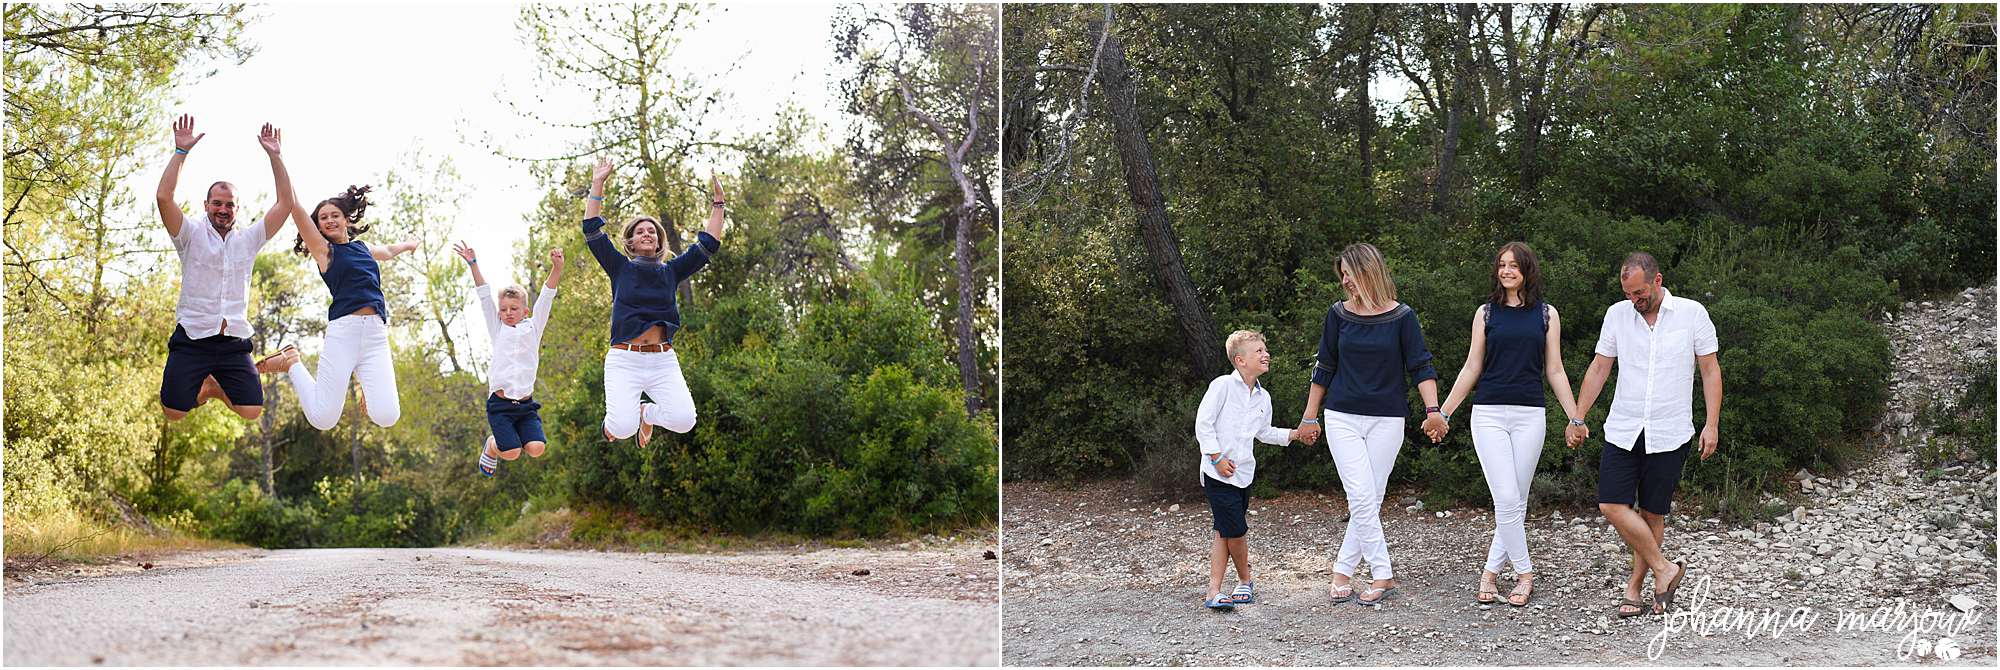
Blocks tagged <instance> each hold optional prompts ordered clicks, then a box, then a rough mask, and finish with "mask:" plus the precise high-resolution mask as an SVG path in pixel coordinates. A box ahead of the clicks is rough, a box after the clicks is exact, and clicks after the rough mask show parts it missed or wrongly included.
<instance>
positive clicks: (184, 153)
mask: <svg viewBox="0 0 2000 670" xmlns="http://www.w3.org/2000/svg"><path fill="white" fill-rule="evenodd" d="M174 153H177V154H180V155H182V156H186V155H188V150H186V149H182V148H180V147H174Z"/></svg>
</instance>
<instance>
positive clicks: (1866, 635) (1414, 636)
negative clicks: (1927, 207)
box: [1002, 287, 1996, 667]
mask: <svg viewBox="0 0 2000 670" xmlns="http://www.w3.org/2000/svg"><path fill="white" fill-rule="evenodd" d="M1891 337H1892V340H1893V342H1892V347H1893V348H1894V351H1895V355H1896V357H1897V358H1896V360H1897V370H1898V372H1897V373H1896V375H1895V376H1894V378H1893V380H1892V386H1891V388H1892V394H1893V398H1892V400H1891V402H1890V406H1889V410H1890V411H1889V413H1888V415H1887V416H1885V417H1884V425H1883V426H1882V430H1881V431H1879V434H1878V435H1876V436H1875V444H1876V447H1877V449H1878V451H1877V452H1876V453H1875V454H1874V455H1873V456H1872V457H1871V459H1870V461H1869V463H1867V464H1866V465H1863V466H1861V467H1857V468H1854V469H1853V470H1852V471H1850V472H1846V473H1840V474H1836V475H1833V476H1823V475H1815V474H1814V473H1809V472H1800V473H1798V474H1797V475H1795V476H1794V477H1793V478H1792V480H1791V481H1790V482H1788V483H1787V489H1788V491H1787V494H1786V496H1785V497H1784V498H1782V499H1780V498H1775V497H1774V498H1772V499H1771V500H1769V501H1767V502H1769V503H1772V504H1781V505H1782V506H1781V507H1779V508H1780V509H1783V508H1785V507H1790V511H1789V512H1788V513H1786V514H1783V515H1779V516H1777V517H1776V518H1773V519H1771V520H1770V521H1758V522H1755V523H1751V524H1748V525H1742V526H1736V525H1728V524H1724V523H1722V522H1721V521H1720V520H1717V519H1704V518H1695V517H1691V516H1686V515H1677V516H1670V517H1669V524H1670V525H1669V526H1668V531H1667V551H1668V554H1669V556H1670V557H1674V558H1684V559H1686V560H1687V565H1688V567H1689V577H1688V579H1689V580H1690V581H1688V582H1687V583H1686V586H1685V587H1684V588H1687V589H1690V590H1689V591H1685V592H1684V593H1683V594H1682V596H1681V599H1680V601H1679V602H1678V603H1677V612H1676V615H1675V616H1672V617H1657V616H1641V617H1636V618H1632V619H1625V620H1620V619H1618V618H1617V617H1616V616H1614V614H1615V610H1614V607H1615V604H1616V602H1617V599H1618V598H1619V597H1620V592H1621V590H1622V586H1621V585H1622V583H1623V580H1624V576H1625V574H1626V571H1627V570H1628V566H1629V562H1628V561H1629V557H1628V555H1627V554H1626V553H1625V551H1624V549H1623V545H1622V543H1621V542H1620V540H1619V538H1618V536H1617V533H1616V532H1615V531H1614V530H1612V529H1611V528H1610V527H1609V526H1608V525H1607V524H1605V523H1604V522H1603V520H1602V518H1601V517H1600V516H1599V515H1598V514H1597V512H1596V510H1595V509H1587V510H1586V509H1566V510H1551V509H1533V508H1531V509H1530V510H1529V514H1530V515H1529V524H1528V541H1529V543H1530V549H1531V551H1532V552H1533V556H1534V560H1535V564H1536V566H1537V569H1538V570H1539V572H1540V574H1539V575H1538V577H1539V579H1537V580H1536V591H1535V600H1534V602H1533V603H1532V604H1531V605H1530V606H1529V607H1527V608H1523V609H1516V608H1513V607H1509V606H1507V605H1505V604H1501V605H1498V606H1481V605H1477V604H1475V603H1474V602H1473V592H1474V590H1475V587H1476V584H1477V580H1478V575H1479V567H1480V563H1481V562H1482V561H1483V560H1484V558H1485V556H1486V549H1487V545H1488V542H1489V541H1490V538H1491V537H1492V535H1491V533H1492V528H1493V526H1492V516H1491V513H1490V511H1489V510H1486V509H1478V508H1459V509H1451V510H1425V509H1421V508H1419V507H1417V506H1416V505H1413V503H1415V502H1416V500H1415V497H1414V496H1413V495H1412V494H1413V493H1414V492H1413V491H1409V490H1398V491H1392V492H1391V495H1390V497H1389V499H1388V500H1389V502H1388V503H1385V505H1384V510H1383V522H1384V526H1385V532H1386V535H1387V537H1388V540H1389V544H1390V550H1391V551H1392V553H1393V554H1394V556H1395V557H1396V567H1397V577H1398V578H1399V579H1401V580H1402V582H1403V585H1402V588H1401V589H1399V593H1398V594H1397V595H1395V596H1392V597H1391V598H1390V599H1389V600H1387V601H1386V602H1385V603H1384V604H1383V605H1381V606H1379V607H1366V608H1364V607H1360V606H1357V605H1354V604H1342V605H1335V604H1332V603H1330V602H1328V599H1327V596H1326V587H1327V583H1328V581H1329V576H1330V575H1331V554H1332V552H1333V551H1334V550H1335V549H1336V548H1337V547H1339V544H1340V537H1341V534H1342V532H1343V530H1344V526H1345V524H1344V523H1342V518H1343V517H1344V515H1345V513H1346V509H1345V507H1346V503H1345V501H1344V500H1343V499H1342V498H1341V497H1340V496H1339V494H1338V492H1337V491H1335V490H1331V489H1329V490H1325V491H1320V492H1292V493H1289V494H1286V495H1284V496H1282V497H1278V498H1271V499H1259V500H1254V501H1253V502H1252V509H1253V510H1254V511H1253V512H1252V514H1253V515H1254V516H1251V517H1250V535H1249V539H1250V551H1251V558H1252V560H1253V565H1252V572H1253V574H1254V575H1255V576H1256V578H1257V586H1258V591H1259V594H1258V595H1259V598H1260V600H1261V603H1260V604H1257V605H1248V606H1243V607H1240V608H1239V609H1237V611H1236V612H1234V613H1230V614H1218V613H1212V612H1209V611H1207V610H1205V609H1203V608H1202V607H1201V606H1200V602H1201V598H1202V596H1203V595H1204V594H1205V592H1206V591H1205V589H1206V585H1207V546H1208V537H1209V534H1210V532H1211V531H1210V530H1209V522H1210V519H1209V513H1208V509H1207V506H1206V505H1205V504H1204V503H1203V502H1202V501H1201V500H1200V498H1199V497H1198V495H1196V494H1195V493H1194V492H1193V490H1192V488H1191V489H1190V495H1189V496H1188V497H1187V498H1184V499H1178V500H1166V499H1161V498H1158V497H1155V496H1151V495H1148V494H1145V493H1143V492H1141V491H1140V490H1139V489H1137V488H1136V487H1134V486H1132V485H1130V484H1126V483H1122V482H1112V483H1098V484H1092V485H1087V486H1082V487H1069V486H1063V485H1052V484H1040V483H1014V484H1008V485H1006V486H1005V488H1004V497H1003V501H1004V515H1003V519H1004V521H1003V523H1004V528H1003V536H1004V538H1005V542H1006V546H1007V553H1006V556H1005V559H1004V561H1003V566H1002V584H1003V590H1004V598H1005V600H1006V603H1007V607H1006V616H1005V620H1004V622H1003V631H1002V649H1003V653H1004V657H1003V660H1004V662H1005V663H1006V664H1007V665H1113V666H1124V665H1491V664H1508V665H1634V664H1649V665H1650V664H1658V665H1900V664H1919V663H1921V664H1925V665H1931V664H1940V665H1978V666H1987V667H1991V666H1993V665H1994V664H1995V647H1996V628H1995V624H1994V621H1995V618H1994V612H1995V604H1996V590H1995V567H1994V566H1995V563H1994V549H1995V543H1994V542H1995V539H1994V525H1995V513H1994V502H1995V500H1994V490H1995V485H1994V482H1995V478H1994V474H1993V471H1992V470H1991V468H1990V467H1988V466H1986V465H1984V464H1982V463H1979V462H1972V463H1961V464H1957V465H1953V466H1951V467H1945V468H1941V469H1932V470H1930V471H1928V472H1917V470H1918V468H1917V466H1916V465H1914V464H1913V462H1912V459H1913V457H1912V455H1911V447H1912V446H1913V445H1917V444H1921V443H1922V442H1923V441H1925V440H1927V439H1929V438H1928V436H1926V435H1924V434H1923V427H1922V426H1917V425H1915V424H1914V418H1915V417H1914V410H1913V409H1911V408H1913V407H1915V406H1917V405H1919V404H1921V403H1922V402H1924V401H1925V400H1924V399H1936V398H1939V397H1947V396H1951V395H1952V394H1953V393H1954V392H1955V391H1956V389H1959V388H1963V380H1953V379H1949V378H1948V377H1949V375H1951V374H1952V371H1954V370H1960V369H1963V367H1962V366H1963V363H1962V361H1963V360H1964V359H1966V358H1971V359H1974V360H1985V361H1988V362H1989V365H1990V361H1992V360H1993V358H1992V355H1993V354H1992V352H1993V348H1994V342H1993V289H1992V288H1991V287H1987V288H1984V289H1974V290H1968V291H1966V292H1965V293H1964V294H1961V295H1960V296H1958V299H1957V300H1954V301H1944V302H1942V303H1941V304H1932V303H1922V304H1911V305H1906V306H1905V309H1904V312H1903V315H1902V316H1901V317H1900V318H1898V319H1896V321H1895V322H1894V323H1893V324H1892V325H1891ZM1981 357H1983V359H1982V358H1981ZM1939 376H1944V377H1946V378H1939ZM1941 389H1942V390H1941ZM1724 447H1725V448H1726V447H1727V445H1724ZM1553 448H1561V447H1560V445H1557V446H1555V447H1553ZM1364 570H1365V566H1364ZM1230 579H1231V580H1232V581H1230V582H1228V583H1227V585H1233V583H1234V582H1233V580H1234V571H1233V570H1232V571H1231V573H1230ZM1703 580H1706V582H1705V583H1704V582H1703ZM1511 587H1512V583H1511V575H1503V576H1502V579H1501V584H1500V588H1501V591H1502V592H1503V594H1504V592H1505V591H1507V590H1508V589H1510V588H1511ZM1225 588H1227V586H1225ZM1703 593H1705V595H1706V597H1705V598H1704V597H1703ZM1898 606H1901V607H1902V608H1903V610H1902V611H1903V612H1906V613H1909V614H1912V615H1915V614H1921V613H1926V612H1928V613H1934V616H1938V617H1942V616H1946V615H1949V616H1952V617H1954V618H1953V619H1952V620H1951V621H1952V622H1954V623H1962V624H1963V625H1964V628H1961V629H1959V630H1957V631H1956V632H1951V633H1946V632H1939V631H1936V630H1925V631H1922V632H1916V633H1913V632H1912V631H1911V629H1909V628H1907V627H1905V628H1903V629H1901V630H1897V629H1895V627H1894V625H1893V624H1889V625H1885V626H1877V627H1873V628H1870V629H1865V630H1836V623H1837V617H1838V616H1839V614H1840V612H1841V611H1843V610H1845V611H1851V612H1858V613H1860V614H1862V615H1864V616H1867V615H1873V614H1874V613H1875V611H1876V609H1877V608H1884V607H1886V608H1891V609H1890V610H1889V611H1890V612H1891V613H1893V612H1894V611H1895V610H1894V609H1893V608H1896V607H1898ZM1961 606H1962V607H1964V608H1966V610H1969V611H1966V610H1962V609H1961ZM1682 607H1686V608H1688V609H1680V608H1682ZM1797 608H1805V609H1806V610H1807V611H1810V612H1813V613H1817V614H1818V616H1819V619H1818V620H1817V621H1815V622H1814V623H1813V625H1812V626H1810V627H1808V628H1806V629H1804V630H1799V629H1797V628H1794V629H1787V630H1782V631H1781V632H1780V633H1779V634H1777V635H1773V633H1772V631H1771V629H1770V628H1765V629H1763V631H1762V632H1761V633H1760V634H1754V635H1753V634H1751V633H1749V632H1748V630H1747V629H1748V628H1749V626H1736V627H1729V626H1727V625H1726V624H1727V623H1728V622H1727V621H1725V620H1721V619H1718V618H1713V617H1720V616H1722V615H1725V614H1730V613H1732V612H1741V611H1743V610H1751V611H1753V612H1756V611H1761V610H1771V611H1774V612H1775V613H1776V616H1777V619H1778V620H1779V621H1780V622H1782V621H1785V620H1786V618H1787V617H1788V616H1789V615H1790V614H1791V613H1792V612H1793V611H1794V610H1795V609H1797ZM1697 616H1699V617H1702V618H1697ZM1884 618H1885V619H1886V618H1888V617H1886V616H1885V617H1884ZM1703 621H1706V622H1707V623H1708V624H1709V625H1710V626H1714V628H1712V629H1711V630H1710V631H1709V634H1708V635H1706V636H1704V635H1699V634H1697V633H1696V632H1695V631H1694V630H1692V628H1693V627H1695V626H1696V625H1698V623H1700V622H1703ZM1926 621H1927V622H1934V621H1935V619H1930V620H1926ZM1670 625H1671V626H1674V627H1675V628H1676V630H1674V631H1671V632H1668V631H1667V629H1668V628H1669V626H1670ZM1906 637H1907V638H1908V639H1907V642H1908V644H1903V643H1905V642H1906V639H1905V638H1906ZM1944 637H1949V638H1950V639H1951V640H1952V643H1953V644H1954V645H1955V647H1956V651H1957V652H1958V653H1959V654H1960V655H1958V656H1957V657H1956V658H1954V659H1950V660H1946V659H1944V658H1940V657H1939V656H1938V655H1937V652H1935V651H1931V650H1929V649H1928V646H1929V643H1931V642H1934V641H1936V640H1938V639H1940V638H1944ZM1656 640H1658V641H1662V642H1664V647H1662V648H1661V649H1660V651H1659V653H1658V654H1657V655H1654V654H1649V651H1648V645H1649V643H1654V642H1655V641H1656ZM1918 640H1922V641H1923V642H1924V643H1925V646H1926V647H1927V648H1926V652H1927V653H1925V654H1923V655H1917V654H1915V653H1909V654H1907V655H1900V654H1899V645H1901V646H1903V647H1904V648H1903V650H1902V651H1906V652H1913V651H1914V649H1912V648H1913V647H1915V646H1916V644H1915V643H1916V641H1918ZM1948 655H1949V652H1947V656H1948Z"/></svg>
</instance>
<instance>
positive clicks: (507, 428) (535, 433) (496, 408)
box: [486, 393, 549, 451]
mask: <svg viewBox="0 0 2000 670" xmlns="http://www.w3.org/2000/svg"><path fill="white" fill-rule="evenodd" d="M541 410H542V404H541V403H538V402H535V399H534V398H533V397H529V398H528V399H526V400H513V399H509V398H503V397H501V396H500V394H498V393H495V394H492V395H489V396H486V427H488V428H491V429H493V444H494V445H495V446H497V447H499V448H500V450H501V451H513V450H515V449H519V448H521V445H524V444H527V443H529V442H548V441H549V439H548V438H547V437H545V436H543V435H542V415H541Z"/></svg>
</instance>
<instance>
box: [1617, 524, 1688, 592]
mask: <svg viewBox="0 0 2000 670" xmlns="http://www.w3.org/2000/svg"><path fill="white" fill-rule="evenodd" d="M1597 509H1598V510H1599V511H1601V512H1603V513H1604V518H1605V519H1606V520H1608V521H1610V522H1611V526H1612V527H1613V528H1617V529H1618V535H1619V536H1620V537H1622V538H1624V539H1625V546H1628V547H1631V548H1632V554H1633V556H1634V558H1635V559H1636V561H1635V563H1634V569H1633V571H1634V573H1635V574H1637V573H1639V570H1640V566H1643V567H1644V569H1647V570H1651V571H1652V573H1653V592H1654V593H1655V594H1658V593H1659V592H1660V591H1664V590H1666V588H1667V585H1668V584H1670V583H1673V581H1674V578H1675V577H1678V576H1680V566H1677V565H1674V564H1673V563H1670V562H1668V561H1667V557H1666V555H1665V554H1664V553H1663V552H1661V551H1660V539H1661V535H1660V534H1663V533H1664V532H1665V530H1664V519H1663V520H1662V524H1663V525H1662V526H1661V527H1659V528H1658V529H1656V528H1655V527H1654V526H1652V525H1651V524H1650V523H1648V522H1647V519H1646V518H1645V517H1643V516H1640V514H1639V511H1638V510H1636V509H1633V508H1632V507H1631V506H1628V505H1620V504H1616V503H1600V504H1598V506H1597ZM1656 533H1659V534H1656Z"/></svg>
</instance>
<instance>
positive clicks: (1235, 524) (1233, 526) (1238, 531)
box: [1201, 474, 1250, 540]
mask: <svg viewBox="0 0 2000 670" xmlns="http://www.w3.org/2000/svg"><path fill="white" fill-rule="evenodd" d="M1201 490H1202V491H1204V492H1207V493H1208V511H1209V512H1212V513H1214V514H1215V534H1217V535H1220V536H1222V539H1225V540H1234V539H1236V538H1239V537H1243V535H1244V534H1245V533H1248V532H1249V531H1250V523H1249V521H1247V520H1245V519H1244V518H1243V517H1244V514H1246V513H1248V512H1249V510H1250V489H1247V488H1237V487H1235V486H1232V485H1230V484H1227V483H1224V482H1219V481H1216V480H1215V478H1214V477H1210V476H1208V475H1206V474H1203V475H1202V476H1201Z"/></svg>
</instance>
